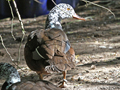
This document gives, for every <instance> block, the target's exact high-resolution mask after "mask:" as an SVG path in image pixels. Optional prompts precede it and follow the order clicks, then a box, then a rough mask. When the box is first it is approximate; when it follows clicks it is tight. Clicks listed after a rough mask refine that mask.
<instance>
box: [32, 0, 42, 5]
mask: <svg viewBox="0 0 120 90" xmlns="http://www.w3.org/2000/svg"><path fill="white" fill-rule="evenodd" d="M34 1H35V2H37V3H39V4H43V3H41V2H40V1H38V0H34Z"/></svg>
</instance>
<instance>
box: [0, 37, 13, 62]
mask: <svg viewBox="0 0 120 90" xmlns="http://www.w3.org/2000/svg"><path fill="white" fill-rule="evenodd" d="M0 38H1V42H2V46H3V47H4V49H5V50H6V52H7V54H8V55H9V56H10V59H11V60H12V61H14V59H13V58H12V56H11V55H10V53H9V52H8V50H7V48H6V47H5V45H4V42H3V38H2V36H1V35H0Z"/></svg>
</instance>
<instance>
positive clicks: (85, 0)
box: [81, 0, 116, 18]
mask: <svg viewBox="0 0 120 90" xmlns="http://www.w3.org/2000/svg"><path fill="white" fill-rule="evenodd" d="M81 1H84V2H86V3H90V4H93V5H95V6H98V7H101V8H104V9H106V10H108V11H109V12H110V13H111V14H112V15H113V16H114V18H116V17H115V14H114V13H113V12H112V11H111V10H110V9H108V8H106V7H104V6H101V5H98V4H95V3H93V2H90V1H87V0H81Z"/></svg>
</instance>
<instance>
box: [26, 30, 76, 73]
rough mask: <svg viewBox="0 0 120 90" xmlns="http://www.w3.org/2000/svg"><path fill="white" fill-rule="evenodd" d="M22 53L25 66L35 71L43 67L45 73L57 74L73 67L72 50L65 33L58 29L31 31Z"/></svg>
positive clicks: (73, 55)
mask: <svg viewBox="0 0 120 90" xmlns="http://www.w3.org/2000/svg"><path fill="white" fill-rule="evenodd" d="M24 51H25V59H26V62H27V65H28V66H29V67H30V68H31V69H32V70H35V71H39V70H40V68H41V67H44V68H45V70H46V71H47V72H52V71H53V72H54V71H56V72H59V71H64V70H67V69H68V67H69V69H70V68H73V66H74V58H75V53H74V50H73V49H72V48H71V45H70V43H69V40H68V38H67V35H66V34H65V32H64V31H62V30H59V29H50V30H43V31H42V30H39V31H33V32H32V33H31V34H30V35H29V36H28V40H27V43H26V45H25V50H24ZM72 52H73V53H72ZM71 53H72V54H71Z"/></svg>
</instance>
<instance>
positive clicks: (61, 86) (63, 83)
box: [59, 71, 67, 88]
mask: <svg viewBox="0 0 120 90" xmlns="http://www.w3.org/2000/svg"><path fill="white" fill-rule="evenodd" d="M66 82H67V80H66V71H63V82H62V84H61V85H60V86H59V87H60V88H66V87H67V85H66Z"/></svg>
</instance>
